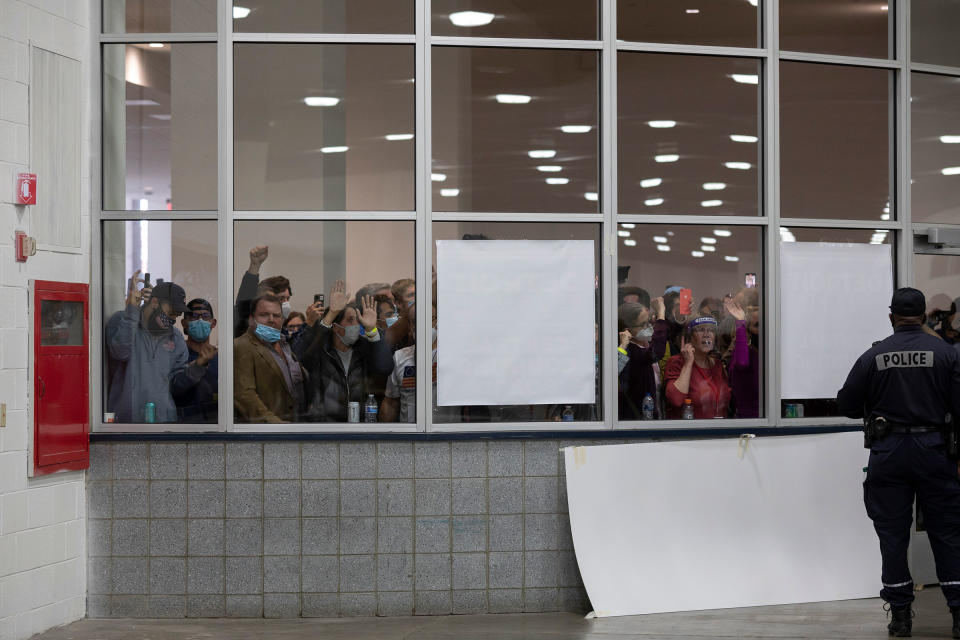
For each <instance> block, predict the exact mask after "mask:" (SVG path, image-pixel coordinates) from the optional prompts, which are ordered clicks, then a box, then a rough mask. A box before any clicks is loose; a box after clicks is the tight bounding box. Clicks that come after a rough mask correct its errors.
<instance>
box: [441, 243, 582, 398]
mask: <svg viewBox="0 0 960 640" xmlns="http://www.w3.org/2000/svg"><path fill="white" fill-rule="evenodd" d="M595 282H596V281H595V266H594V243H593V241H591V240H438V241H437V395H438V399H437V403H438V404H439V405H441V406H459V405H511V404H594V403H595V402H596V386H595V379H596V338H595V323H596V302H595V299H596V284H595Z"/></svg>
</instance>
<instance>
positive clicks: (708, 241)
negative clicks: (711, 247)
mask: <svg viewBox="0 0 960 640" xmlns="http://www.w3.org/2000/svg"><path fill="white" fill-rule="evenodd" d="M700 242H702V243H703V244H717V239H716V238H711V237H710V236H704V237H702V238H700Z"/></svg>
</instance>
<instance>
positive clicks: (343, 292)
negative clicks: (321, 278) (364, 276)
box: [327, 280, 350, 313]
mask: <svg viewBox="0 0 960 640" xmlns="http://www.w3.org/2000/svg"><path fill="white" fill-rule="evenodd" d="M349 302H350V296H348V295H347V285H346V283H345V282H344V281H343V280H337V281H335V282H334V283H333V286H332V287H331V288H330V307H329V308H328V309H327V311H332V312H333V313H340V311H341V310H342V309H343V308H344V307H345V306H347V304H348V303H349Z"/></svg>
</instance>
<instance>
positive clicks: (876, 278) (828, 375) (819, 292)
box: [780, 242, 893, 398]
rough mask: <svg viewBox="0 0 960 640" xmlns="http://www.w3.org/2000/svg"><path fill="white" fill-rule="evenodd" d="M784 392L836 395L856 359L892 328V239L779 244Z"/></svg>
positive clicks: (786, 394)
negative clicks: (890, 313)
mask: <svg viewBox="0 0 960 640" xmlns="http://www.w3.org/2000/svg"><path fill="white" fill-rule="evenodd" d="M780 292H781V293H780V335H781V336H782V338H781V341H780V342H781V346H780V362H781V366H780V371H781V372H782V373H781V383H780V384H781V396H782V397H784V398H834V397H836V395H837V391H839V389H840V387H842V386H843V383H844V381H845V380H846V378H847V373H848V372H849V371H850V367H852V366H853V363H854V361H856V359H857V358H858V357H860V355H861V354H862V353H863V352H864V351H866V350H867V349H869V348H870V346H871V345H872V344H873V343H874V342H875V341H877V340H882V339H884V338H886V337H887V336H889V335H890V334H891V333H892V331H893V329H891V327H890V320H889V319H888V318H887V314H888V313H889V312H890V309H889V306H888V305H889V304H890V296H891V295H893V257H892V255H891V247H890V245H886V244H853V243H830V242H781V243H780Z"/></svg>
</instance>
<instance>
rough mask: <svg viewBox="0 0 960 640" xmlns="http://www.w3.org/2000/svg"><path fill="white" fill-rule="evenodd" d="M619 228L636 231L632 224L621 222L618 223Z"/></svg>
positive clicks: (635, 226)
mask: <svg viewBox="0 0 960 640" xmlns="http://www.w3.org/2000/svg"><path fill="white" fill-rule="evenodd" d="M620 226H621V227H623V228H624V229H636V228H637V225H635V224H633V223H632V222H621V223H620Z"/></svg>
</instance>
